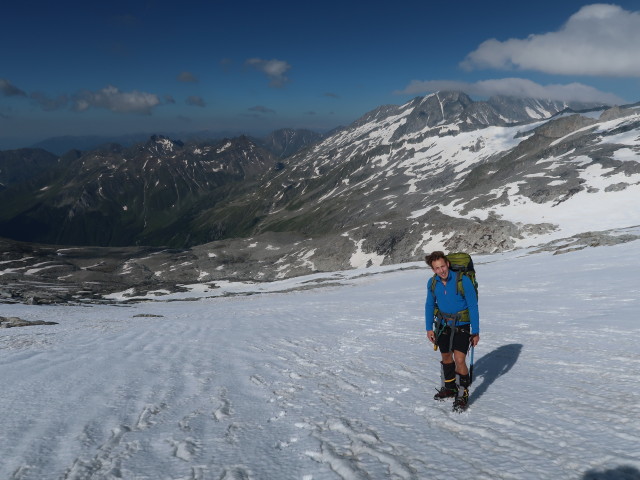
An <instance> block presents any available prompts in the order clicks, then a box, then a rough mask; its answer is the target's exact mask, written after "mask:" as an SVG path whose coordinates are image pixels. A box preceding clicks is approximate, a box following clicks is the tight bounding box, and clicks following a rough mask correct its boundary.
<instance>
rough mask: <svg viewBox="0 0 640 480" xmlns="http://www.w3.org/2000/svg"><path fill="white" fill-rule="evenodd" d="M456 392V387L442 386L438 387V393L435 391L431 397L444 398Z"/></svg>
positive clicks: (454, 394) (452, 395)
mask: <svg viewBox="0 0 640 480" xmlns="http://www.w3.org/2000/svg"><path fill="white" fill-rule="evenodd" d="M457 394H458V389H457V388H447V387H442V388H440V390H438V393H436V394H435V395H434V396H433V399H434V400H444V399H445V398H452V397H455V396H456V395H457Z"/></svg>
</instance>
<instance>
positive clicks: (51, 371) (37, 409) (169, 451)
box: [0, 241, 640, 480]
mask: <svg viewBox="0 0 640 480" xmlns="http://www.w3.org/2000/svg"><path fill="white" fill-rule="evenodd" d="M639 258H640V241H635V242H631V243H627V244H621V245H617V246H611V247H598V248H587V249H584V250H581V251H576V252H570V253H566V254H562V255H551V254H549V253H538V254H533V255H530V254H527V251H515V252H510V253H506V254H496V255H488V256H478V257H477V259H476V263H477V271H478V279H479V282H480V302H481V303H480V312H481V327H482V333H481V341H480V344H479V345H478V347H477V348H476V350H475V355H474V356H475V366H474V374H475V375H474V376H475V379H474V383H473V385H472V387H471V406H470V408H469V410H468V411H467V412H465V413H462V414H458V413H453V412H451V403H450V402H446V403H438V402H435V401H433V400H432V396H433V394H434V393H435V387H436V386H437V384H438V383H439V353H437V352H434V351H433V349H432V347H431V345H430V344H429V343H428V342H427V340H426V336H425V324H424V319H423V305H424V295H425V286H426V281H427V279H428V277H429V276H430V271H428V270H427V267H426V266H425V265H423V264H418V263H415V264H407V265H402V266H396V267H395V268H389V267H387V268H386V269H384V268H382V267H380V268H378V269H375V268H374V269H369V270H361V271H359V273H360V274H362V275H360V276H357V275H353V273H351V274H349V275H344V276H343V277H341V278H340V279H338V277H336V276H333V277H332V276H331V275H329V274H327V275H326V276H327V277H330V278H332V279H333V278H335V279H336V280H335V281H333V280H332V284H329V285H324V286H321V287H318V288H311V289H306V290H300V291H280V292H278V291H276V290H277V289H275V288H274V289H273V290H272V291H269V290H260V289H259V286H258V285H256V286H255V289H254V291H255V293H256V294H254V295H248V293H250V292H249V291H245V292H244V294H242V295H236V296H229V297H222V296H219V297H212V298H206V299H200V300H196V301H187V300H186V299H185V300H179V299H176V300H173V301H161V300H162V299H163V297H162V296H159V297H157V299H156V301H149V302H143V303H137V304H128V305H127V304H116V303H114V304H113V305H102V306H95V305H94V306H29V305H17V304H11V305H1V306H0V310H1V311H0V315H2V316H19V317H21V318H23V319H25V320H50V321H56V322H59V324H58V325H52V326H30V327H24V328H11V329H2V330H0V383H1V385H2V393H1V394H0V409H1V411H2V415H0V455H1V456H0V478H1V479H11V480H28V479H29V480H46V479H55V480H59V479H60V480H61V479H65V480H85V479H126V480H142V479H149V480H163V479H167V480H168V479H172V480H187V479H193V480H196V479H199V480H208V479H215V480H218V479H227V480H230V479H278V480H280V479H300V480H320V479H348V480H351V479H385V478H391V479H496V478H498V479H518V480H520V479H535V480H539V479H552V478H562V479H579V480H586V479H589V480H594V479H598V480H605V479H608V480H610V479H614V478H616V479H617V478H625V479H633V480H637V479H639V478H640V379H639V375H638V374H639V370H640V348H639V347H638V342H639V339H640V324H639V323H638V317H639V315H638V312H640V282H638V280H639V278H640V276H639V275H638V269H637V267H638V264H639V262H638V259H639ZM401 267H402V268H401ZM628 267H631V268H628ZM370 273H371V274H370ZM312 280H313V279H312ZM295 282H297V286H299V287H300V286H309V285H310V284H313V281H310V279H309V277H303V278H300V279H296V280H289V281H288V284H287V286H288V287H290V286H291V285H293V284H295ZM240 293H242V292H240ZM114 302H115V301H114ZM141 315H145V316H141ZM152 315H155V316H152Z"/></svg>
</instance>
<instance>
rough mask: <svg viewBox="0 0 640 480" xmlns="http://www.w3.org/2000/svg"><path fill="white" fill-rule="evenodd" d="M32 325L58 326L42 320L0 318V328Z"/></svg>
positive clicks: (55, 323)
mask: <svg viewBox="0 0 640 480" xmlns="http://www.w3.org/2000/svg"><path fill="white" fill-rule="evenodd" d="M32 325H58V323H57V322H45V321H44V320H31V321H30V320H23V319H22V318H18V317H0V328H12V327H29V326H32Z"/></svg>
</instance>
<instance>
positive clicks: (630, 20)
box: [461, 4, 640, 77]
mask: <svg viewBox="0 0 640 480" xmlns="http://www.w3.org/2000/svg"><path fill="white" fill-rule="evenodd" d="M638 46H640V12H630V11H627V10H624V9H622V8H621V7H619V6H617V5H609V4H593V5H587V6H584V7H582V8H581V9H580V10H579V11H578V12H577V13H575V14H574V15H572V16H571V17H570V18H569V20H568V21H567V23H566V24H565V25H563V26H562V28H560V30H558V31H557V32H549V33H545V34H541V35H530V36H528V37H527V38H526V39H515V38H512V39H509V40H506V41H504V42H501V41H499V40H496V39H490V40H487V41H485V42H484V43H482V44H481V45H480V46H479V47H478V48H477V50H475V51H473V52H471V53H470V54H469V55H468V56H467V58H466V59H465V60H464V61H463V62H462V63H461V66H462V67H463V68H467V69H476V68H496V69H521V70H536V71H540V72H545V73H550V74H562V75H598V76H617V77H640V62H638Z"/></svg>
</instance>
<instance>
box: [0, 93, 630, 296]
mask: <svg viewBox="0 0 640 480" xmlns="http://www.w3.org/2000/svg"><path fill="white" fill-rule="evenodd" d="M584 107H592V108H591V109H589V110H581V111H577V109H578V108H584ZM593 107H594V106H593V105H592V106H588V105H568V104H564V103H558V102H550V101H540V100H522V99H509V98H505V97H502V98H494V99H490V100H489V101H487V102H474V101H473V100H471V99H470V98H469V97H468V96H466V95H465V94H463V93H460V92H439V93H436V94H432V95H429V96H426V97H420V98H416V99H414V100H412V101H410V102H408V103H406V104H405V105H401V106H383V107H380V108H378V109H376V110H374V111H372V112H369V113H368V114H366V115H364V116H363V117H362V118H360V119H359V120H358V121H356V122H354V123H353V124H352V125H350V126H349V127H346V128H344V129H341V130H339V131H337V132H335V133H334V134H333V135H331V136H329V137H327V138H325V139H324V140H322V141H320V142H319V143H316V144H315V145H312V146H310V147H309V148H307V149H305V150H303V151H300V152H298V153H297V154H295V155H293V156H291V157H288V158H286V159H281V160H279V161H277V160H276V159H274V158H273V157H269V159H268V160H264V159H263V158H261V157H260V153H259V149H258V148H257V147H255V145H254V146H253V147H251V149H250V150H251V151H252V152H254V153H255V157H251V158H253V160H252V161H251V162H250V164H251V165H253V166H255V168H254V170H252V173H254V174H255V175H254V176H253V177H251V178H252V179H251V181H250V182H247V181H246V179H242V180H241V181H240V180H239V181H238V183H235V184H234V185H235V186H236V187H237V188H233V189H230V188H227V189H224V192H225V194H226V195H225V196H224V197H215V198H214V197H212V196H211V195H212V194H211V193H207V192H210V191H211V185H214V186H215V185H217V184H215V182H214V183H212V180H205V179H207V178H210V177H207V175H210V174H212V173H213V172H219V171H220V169H221V168H223V160H220V161H219V162H217V161H212V163H211V165H210V166H209V167H208V168H209V170H207V169H206V168H205V167H198V168H200V170H195V167H193V164H192V163H190V162H191V161H192V160H190V159H193V158H195V157H196V156H197V155H202V154H203V152H202V151H201V152H199V153H196V151H195V150H190V149H192V148H194V147H192V146H188V145H181V144H176V143H175V142H170V141H169V140H167V139H164V138H157V139H155V140H154V141H152V142H151V143H150V144H148V145H146V146H144V147H138V149H139V153H138V154H136V155H138V156H136V155H133V156H131V155H129V156H126V155H122V153H118V155H117V156H116V157H113V156H110V155H109V154H108V153H106V154H105V153H100V152H93V153H92V154H91V155H93V156H89V157H87V156H86V155H85V156H83V157H82V159H81V160H82V162H84V164H87V163H89V164H91V165H93V166H94V168H96V169H97V170H96V171H99V172H101V175H98V176H96V175H94V177H93V178H94V179H96V178H99V179H101V181H104V179H106V178H109V176H110V175H112V172H114V171H121V170H122V169H123V168H124V166H125V165H129V164H134V163H135V164H137V165H144V166H149V165H153V166H154V167H155V168H157V169H158V173H156V177H151V178H155V179H156V180H153V181H152V182H151V181H149V180H146V182H147V183H144V184H140V178H147V179H148V178H149V177H148V175H147V174H146V173H145V172H147V170H145V169H144V168H142V169H138V170H132V171H129V170H127V169H124V170H123V171H127V172H129V173H128V174H127V175H126V176H124V177H118V178H119V180H118V182H117V185H118V188H119V189H124V190H125V191H128V189H126V188H125V186H127V185H129V186H130V185H136V188H137V190H138V191H140V192H146V195H147V196H146V197H143V198H144V201H145V202H146V203H145V205H156V207H157V208H156V210H155V213H156V215H157V216H156V217H154V219H155V223H153V222H149V219H150V217H148V216H145V215H146V213H145V210H144V209H142V208H141V205H142V203H137V204H136V203H135V202H133V201H132V200H130V199H129V197H126V196H123V197H122V199H123V200H121V201H120V203H117V205H118V208H117V209H116V210H118V214H119V215H122V211H123V210H124V208H123V207H124V206H126V207H127V211H128V212H130V214H131V216H132V218H136V219H140V218H142V219H145V222H146V223H144V224H143V225H144V228H145V230H143V234H141V235H140V236H138V237H137V239H136V241H138V242H140V241H142V242H143V243H145V244H147V245H150V244H155V245H162V244H163V242H165V241H166V239H171V240H173V241H176V240H177V241H178V242H183V243H182V245H192V247H191V248H190V249H189V250H186V251H185V250H181V251H179V252H177V253H176V252H173V251H156V252H154V253H153V255H149V254H147V253H148V252H146V251H145V250H144V249H141V250H140V252H139V253H136V254H134V253H131V255H132V257H131V258H130V259H129V260H124V259H122V260H121V261H120V263H118V262H117V261H116V260H113V259H112V260H110V264H111V265H112V266H111V267H110V270H109V271H110V272H111V273H112V274H113V275H114V277H112V280H113V278H117V279H118V281H120V282H121V283H122V282H123V279H125V278H130V281H129V280H127V281H125V282H124V284H125V285H129V286H131V287H132V289H134V290H136V289H138V290H144V289H146V290H147V291H148V290H150V289H153V288H154V286H156V287H157V286H158V285H162V288H165V286H166V285H168V284H174V285H175V284H178V283H180V284H187V283H195V281H196V280H197V281H209V282H216V281H218V282H219V281H221V280H228V279H242V280H253V281H255V280H259V281H262V280H273V279H278V278H287V277H291V276H296V275H302V274H307V273H310V272H313V271H335V270H344V269H348V268H353V267H365V266H369V265H388V264H396V263H402V262H408V261H415V260H416V259H420V258H422V257H423V256H424V253H425V252H429V251H432V250H434V249H445V250H449V251H451V250H466V251H470V252H472V253H491V252H498V251H505V250H511V249H515V248H519V247H527V246H533V245H542V244H550V245H551V247H550V248H555V249H559V250H562V249H563V248H568V247H569V246H571V245H575V248H582V247H584V246H585V244H588V243H589V242H591V243H601V242H605V243H612V242H613V243H615V242H617V241H625V240H627V239H629V238H630V237H634V235H635V234H634V235H627V234H625V230H624V229H625V228H628V227H632V226H635V225H640V207H639V206H638V199H640V107H639V106H638V105H631V106H627V107H615V108H605V107H599V108H595V109H594V108H593ZM223 147H224V145H219V146H218V147H217V149H218V150H221V151H223V150H224V148H223ZM247 148H248V147H247ZM218 150H215V151H216V152H217V151H218ZM242 151H243V152H246V151H247V150H242ZM176 152H181V153H180V155H178V154H177V153H176ZM208 152H209V153H208V154H209V155H211V154H212V153H211V150H209V151H208ZM185 155H186V157H185ZM114 158H117V159H118V162H116V163H117V166H116V164H115V163H114V160H113V159H114ZM134 158H136V159H137V160H136V161H134V160H133V159H134ZM160 158H162V159H168V158H174V159H175V162H177V163H179V164H180V165H182V167H181V168H183V169H187V170H189V169H191V170H189V171H192V172H194V173H192V174H190V178H192V179H193V181H194V182H195V183H194V184H192V185H197V187H190V189H186V190H181V189H178V188H176V187H175V185H177V183H176V182H177V180H176V179H180V178H184V176H185V174H183V173H178V170H176V168H177V167H172V168H174V169H173V170H171V169H167V167H166V165H167V164H169V165H170V164H171V163H170V162H168V160H163V161H160V160H159V159H160ZM247 158H248V157H247ZM225 161H226V160H225ZM216 162H217V163H216ZM221 162H222V163H221ZM110 165H111V167H109V166H110ZM224 165H226V164H224ZM81 168H85V167H81V166H80V167H79V168H78V169H77V170H78V171H80V170H81ZM226 168H229V167H226ZM244 168H245V167H243V169H244ZM180 171H182V170H180ZM243 171H244V170H243ZM160 172H163V173H162V174H161V173H160ZM143 173H145V175H143ZM69 175H71V177H69V178H68V179H67V182H71V179H72V177H73V175H72V173H69ZM161 175H164V176H161ZM172 181H173V183H172ZM96 182H97V181H96V180H94V183H93V184H91V185H93V187H92V190H91V191H93V192H95V193H94V195H93V196H88V197H87V196H86V195H79V196H78V194H77V193H76V196H75V197H73V198H75V203H71V202H70V201H68V202H67V203H66V204H65V203H64V202H60V201H58V203H57V204H56V205H57V207H58V208H61V210H60V212H65V215H66V217H64V218H65V221H66V219H67V218H68V217H69V212H73V217H74V218H77V219H82V218H87V217H86V216H84V217H83V215H82V212H83V211H85V212H86V211H88V210H87V206H90V205H91V200H93V199H96V198H97V197H100V198H101V199H103V200H105V201H106V200H112V199H114V198H117V195H119V194H120V193H119V192H120V190H118V189H115V188H113V187H112V188H113V189H112V190H109V189H105V188H99V187H100V185H102V184H100V183H99V182H98V183H96ZM207 182H209V183H208V184H207ZM69 184H72V183H64V182H61V183H59V184H56V185H57V186H56V188H57V189H58V190H57V192H58V194H63V193H64V192H67V191H68V187H67V185H69ZM83 187H84V190H82V192H83V193H84V192H85V190H86V191H87V192H88V191H89V189H88V188H87V187H86V183H85V184H83ZM42 188H43V190H42V192H43V193H39V194H38V195H39V196H40V198H41V205H45V204H47V201H49V202H51V198H53V197H48V198H49V200H46V199H45V195H47V192H49V191H50V190H52V187H50V186H49V187H48V188H44V186H43V187H42ZM194 189H195V190H197V192H198V195H199V196H198V201H192V200H191V199H192V198H193V196H190V195H193V192H194ZM77 191H78V190H76V192H77ZM172 192H173V194H172V195H169V197H170V198H168V199H167V195H168V193H172ZM213 192H219V190H213ZM56 198H59V197H56ZM118 198H119V197H118ZM137 198H139V197H137ZM151 198H155V199H156V200H155V201H154V202H155V203H154V202H151V203H150V201H149V199H151ZM212 198H214V200H213V201H212ZM70 205H73V207H75V210H74V209H73V208H72V207H71V206H70ZM176 205H180V206H185V205H186V207H187V208H182V209H176ZM41 208H42V207H41ZM65 208H66V210H65ZM83 209H84V210H83ZM174 210H175V211H178V212H179V221H175V222H174V223H170V224H168V225H167V226H166V228H164V229H163V228H157V229H156V230H155V231H152V230H149V229H148V225H155V226H156V227H157V225H158V223H157V222H158V220H157V219H159V218H162V215H166V214H167V212H171V211H174ZM110 212H113V210H112V211H110ZM110 215H112V213H109V214H106V215H104V216H103V217H102V221H108V220H109V219H110V218H111V217H110ZM23 218H30V217H29V216H27V217H23ZM58 218H60V217H58ZM61 221H62V220H61ZM4 225H5V226H6V225H11V224H10V223H7V222H6V221H5V223H4ZM24 225H28V224H27V223H24ZM110 228H111V227H109V228H107V230H109V229H110ZM123 231H127V230H126V229H123ZM606 231H614V233H613V234H609V233H606ZM5 232H8V230H7V229H6V228H5V229H4V230H3V233H2V234H3V235H5V236H7V233H5ZM598 232H603V233H598ZM154 235H155V236H154ZM569 237H573V239H572V240H567V241H563V242H561V239H567V238H569ZM634 238H635V237H634ZM158 239H160V241H158ZM154 240H155V243H154ZM209 240H216V241H215V242H212V243H205V242H207V241H209ZM550 242H551V243H550ZM121 244H122V243H121ZM164 244H166V243H164ZM174 244H175V243H174ZM175 245H176V246H180V245H179V244H175ZM30 248H31V249H32V251H33V249H34V248H35V247H30ZM571 248H573V247H571ZM36 250H37V249H36ZM38 251H39V252H43V250H42V249H39V250H38ZM145 252H146V253H145ZM103 255H104V254H103ZM60 256H61V257H63V258H64V259H65V262H66V263H65V264H64V265H66V266H65V267H64V268H62V267H61V268H62V270H61V271H64V272H66V273H65V275H59V274H56V268H55V267H54V266H53V265H59V264H56V263H55V262H54V263H53V264H47V269H46V270H44V269H40V268H38V269H37V271H38V272H39V273H38V275H39V276H40V278H42V279H43V280H46V281H51V282H55V281H57V280H58V279H59V278H73V274H72V273H69V271H70V270H71V271H74V269H86V268H87V266H88V265H90V262H89V260H88V258H89V256H90V255H89V252H87V251H83V252H82V253H81V254H79V255H78V257H77V258H82V259H83V260H82V261H80V260H77V259H76V260H74V258H76V256H75V255H69V254H68V252H62V253H61V255H60ZM34 257H35V258H42V257H41V256H39V255H34ZM116 257H117V256H116ZM118 258H119V257H118ZM32 263H33V262H32ZM94 263H98V262H94ZM28 264H29V262H26V263H25V264H22V265H18V264H15V271H14V273H16V275H17V274H18V272H21V271H26V269H28V268H29V267H28ZM49 267H50V268H49ZM21 269H23V270H21ZM31 270H33V266H32V267H31ZM103 270H104V269H103ZM103 270H101V273H100V275H104V271H103ZM86 273H87V272H86V270H85V274H86ZM116 275H117V277H115V276H116ZM67 276H68V277H67ZM127 276H128V277H127ZM132 294H135V292H133V293H132Z"/></svg>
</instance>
